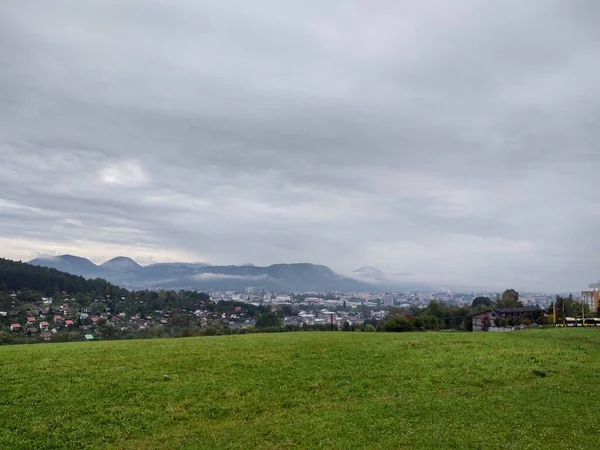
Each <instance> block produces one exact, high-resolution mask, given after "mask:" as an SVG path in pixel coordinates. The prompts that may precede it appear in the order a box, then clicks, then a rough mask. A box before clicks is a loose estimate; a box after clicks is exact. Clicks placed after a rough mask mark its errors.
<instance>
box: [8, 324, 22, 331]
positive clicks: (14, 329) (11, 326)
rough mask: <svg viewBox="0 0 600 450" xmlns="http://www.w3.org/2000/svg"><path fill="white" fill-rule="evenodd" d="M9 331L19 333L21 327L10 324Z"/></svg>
mask: <svg viewBox="0 0 600 450" xmlns="http://www.w3.org/2000/svg"><path fill="white" fill-rule="evenodd" d="M10 331H21V325H20V324H18V323H11V324H10Z"/></svg>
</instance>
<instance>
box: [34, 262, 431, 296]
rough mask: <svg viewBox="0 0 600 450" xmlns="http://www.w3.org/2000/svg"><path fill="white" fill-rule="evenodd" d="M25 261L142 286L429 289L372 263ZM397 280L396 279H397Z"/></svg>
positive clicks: (228, 288)
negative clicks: (349, 267)
mask: <svg viewBox="0 0 600 450" xmlns="http://www.w3.org/2000/svg"><path fill="white" fill-rule="evenodd" d="M29 264H33V265H37V266H43V267H51V268H54V269H57V270H60V271H63V272H67V273H71V274H73V275H81V276H83V277H85V278H104V279H106V280H108V281H110V282H111V283H114V284H118V285H120V286H123V287H128V288H134V289H140V288H147V289H155V288H164V289H182V288H183V289H197V290H206V291H209V290H214V291H243V290H244V289H245V288H247V287H253V288H254V289H255V290H257V291H258V290H265V291H280V292H282V291H318V292H330V291H345V292H352V291H362V292H365V291H380V290H394V289H410V290H413V289H414V290H419V289H427V288H429V287H425V286H423V285H415V284H414V283H410V282H409V281H408V280H400V279H398V277H397V276H396V275H397V274H396V275H394V274H392V275H390V274H386V273H384V272H382V271H380V270H378V269H375V268H374V267H369V266H367V267H362V268H360V269H357V270H356V271H354V272H353V273H352V275H351V276H344V275H340V274H337V273H335V272H334V271H333V270H331V269H330V268H329V267H327V266H323V265H315V264H309V263H294V264H274V265H271V266H266V267H259V266H255V265H253V264H244V265H241V266H214V265H210V264H206V263H182V262H174V263H156V264H150V265H148V266H142V265H140V264H138V263H137V262H136V261H134V260H133V259H131V258H128V257H124V256H118V257H116V258H113V259H111V260H109V261H106V262H105V263H103V264H100V265H96V264H94V263H93V262H92V261H90V260H89V259H86V258H82V257H79V256H73V255H61V256H49V257H41V258H36V259H34V260H32V261H30V262H29ZM399 281H400V283H398V282H399Z"/></svg>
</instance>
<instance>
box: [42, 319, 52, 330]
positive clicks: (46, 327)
mask: <svg viewBox="0 0 600 450" xmlns="http://www.w3.org/2000/svg"><path fill="white" fill-rule="evenodd" d="M48 328H50V324H49V323H48V322H46V321H45V320H44V321H42V322H40V330H48Z"/></svg>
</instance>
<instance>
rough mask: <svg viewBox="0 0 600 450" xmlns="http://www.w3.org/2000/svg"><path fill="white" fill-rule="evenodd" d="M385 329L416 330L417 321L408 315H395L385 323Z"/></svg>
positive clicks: (389, 330)
mask: <svg viewBox="0 0 600 450" xmlns="http://www.w3.org/2000/svg"><path fill="white" fill-rule="evenodd" d="M383 329H384V330H385V331H388V332H396V333H398V332H405V331H415V322H414V320H413V319H411V318H408V317H402V316H398V317H394V318H393V319H390V320H388V321H387V322H386V323H384V324H383Z"/></svg>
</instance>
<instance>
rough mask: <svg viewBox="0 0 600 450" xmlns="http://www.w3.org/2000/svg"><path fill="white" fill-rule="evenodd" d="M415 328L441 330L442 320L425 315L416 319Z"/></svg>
mask: <svg viewBox="0 0 600 450" xmlns="http://www.w3.org/2000/svg"><path fill="white" fill-rule="evenodd" d="M415 326H416V327H417V328H418V329H419V330H439V329H440V320H439V319H438V318H437V317H434V316H431V315H428V314H423V315H422V316H417V317H416V318H415Z"/></svg>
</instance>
